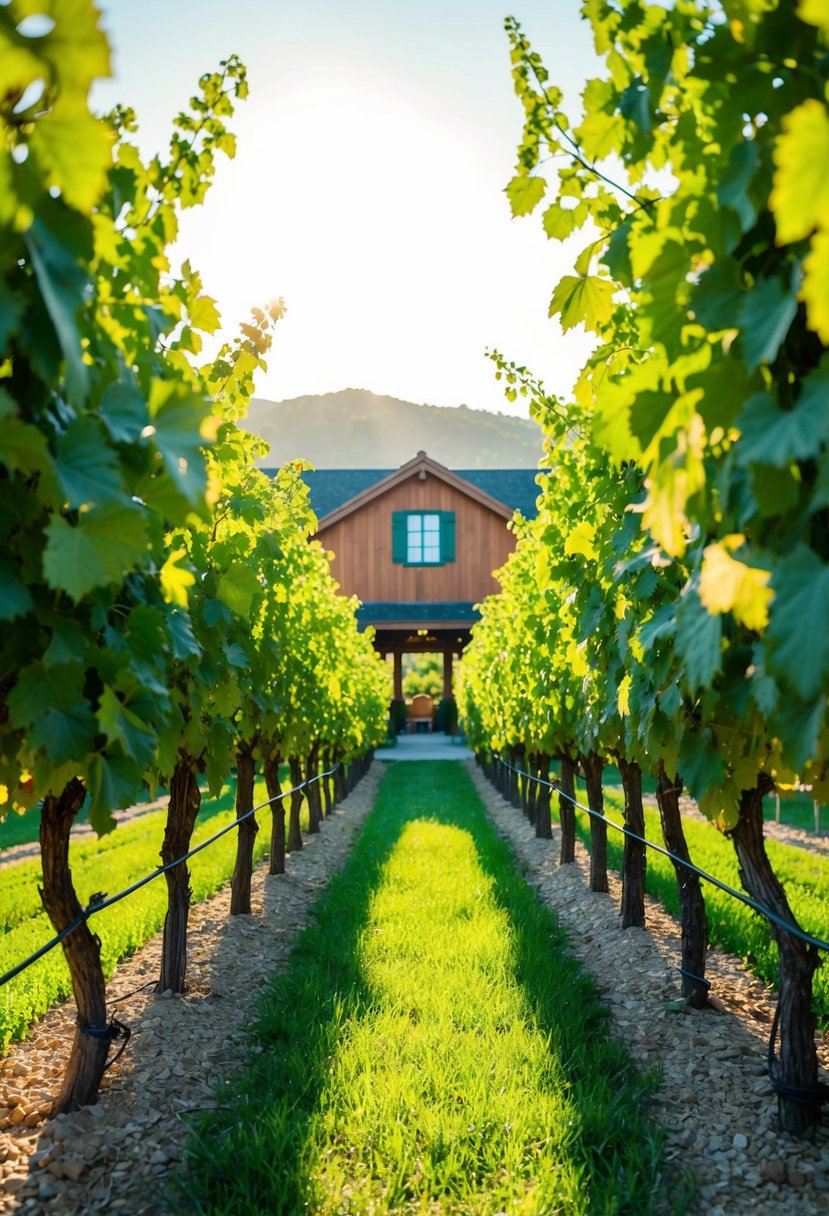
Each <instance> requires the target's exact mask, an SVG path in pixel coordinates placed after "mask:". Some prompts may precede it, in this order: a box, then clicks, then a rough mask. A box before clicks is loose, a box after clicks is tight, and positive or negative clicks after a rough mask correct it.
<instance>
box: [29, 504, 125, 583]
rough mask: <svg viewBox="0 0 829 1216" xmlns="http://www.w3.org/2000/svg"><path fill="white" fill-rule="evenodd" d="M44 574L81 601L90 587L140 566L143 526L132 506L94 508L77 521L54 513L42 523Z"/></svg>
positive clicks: (122, 575) (112, 579)
mask: <svg viewBox="0 0 829 1216" xmlns="http://www.w3.org/2000/svg"><path fill="white" fill-rule="evenodd" d="M46 537H47V540H46V548H45V550H44V553H43V573H44V575H45V578H46V582H47V583H48V585H49V586H50V587H54V588H55V589H56V590H60V591H67V592H68V593H69V594H70V595H71V596H72V598H73V599H74V600H80V599H82V598H83V596H85V595H86V594H87V593H88V592H89V591H91V590H92V589H93V587H106V586H112V585H114V584H117V583H120V582H121V581H122V580H123V578H124V575H125V574H126V573H128V572H129V571H130V570H133V569H135V567H136V566H139V565H141V563H142V562H143V560H144V558H145V555H146V552H147V527H146V523H145V520H144V518H143V516H142V513H141V511H140V510H138V509H137V508H131V507H93V508H92V509H91V510H89V511H84V512H82V513H81V514H80V516H79V518H78V522H77V524H76V525H72V524H70V523H69V522H68V521H67V520H66V519H64V518H63V516H61V515H53V516H52V518H51V519H50V520H49V523H48V525H47V527H46Z"/></svg>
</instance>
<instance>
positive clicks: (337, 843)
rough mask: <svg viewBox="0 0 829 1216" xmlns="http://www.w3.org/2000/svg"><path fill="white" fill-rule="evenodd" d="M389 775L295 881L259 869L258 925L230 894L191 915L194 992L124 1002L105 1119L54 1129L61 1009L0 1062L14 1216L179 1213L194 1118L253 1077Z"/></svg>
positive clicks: (152, 969)
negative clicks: (258, 1012)
mask: <svg viewBox="0 0 829 1216" xmlns="http://www.w3.org/2000/svg"><path fill="white" fill-rule="evenodd" d="M382 772H383V769H382V768H380V767H379V766H376V765H375V766H374V767H373V768H372V769H371V771H370V772H369V773H368V775H367V776H366V777H364V778H363V780H362V781H361V782H360V783H359V785H358V786H357V787H356V788H355V789H354V790H353V791H352V793H351V794H350V795H349V797H348V798H347V799H346V800H345V801H344V802H343V803H342V805H341V806H340V807H338V808H337V809H336V811H335V813H334V814H333V815H332V816H331V817H330V818H328V819H326V820H325V821H324V822H323V825H322V831H321V832H320V834H319V835H317V836H311V837H307V838H306V844H305V847H304V848H303V849H302V850H301V852H297V853H292V854H291V855H290V856H289V857H288V862H287V873H286V874H284V875H280V876H279V877H270V876H269V875H268V874H267V866H262V865H260V866H259V867H258V868H257V870H256V873H255V875H254V880H253V915H252V916H235V917H232V918H231V917H230V916H229V909H230V888H229V887H227V888H225V889H224V890H223V891H222V892H220V893H219V894H218V895H215V896H214V897H213V898H212V899H209V900H207V901H206V902H205V903H203V904H199V905H197V906H196V907H195V908H193V910H192V912H191V914H190V935H189V950H188V959H189V963H188V982H189V985H190V987H189V991H188V992H187V994H186V995H185V996H172V995H168V996H167V997H166V998H165V997H164V996H155V995H153V994H152V992H151V991H150V990H144V991H142V992H138V993H135V994H134V995H132V996H129V997H127V998H126V999H124V1000H117V999H116V1000H115V1005H114V1011H115V1013H116V1016H117V1017H118V1018H119V1019H120V1020H121V1021H122V1022H125V1023H127V1024H128V1025H129V1026H130V1027H131V1029H132V1032H133V1036H132V1038H131V1040H130V1043H129V1046H128V1047H127V1050H126V1052H125V1053H124V1055H123V1056H122V1057H121V1059H120V1060H119V1061H118V1062H117V1063H116V1064H115V1065H114V1066H113V1068H112V1069H111V1071H110V1072H108V1073H107V1074H106V1077H105V1078H104V1086H103V1088H102V1090H101V1100H100V1102H99V1103H98V1105H96V1106H88V1107H85V1108H84V1109H83V1110H80V1111H77V1112H75V1113H74V1114H71V1115H61V1116H59V1117H58V1118H57V1119H54V1120H52V1121H51V1122H48V1123H44V1122H43V1121H42V1120H43V1115H44V1113H45V1112H46V1111H47V1110H48V1108H49V1104H50V1102H51V1100H52V1098H53V1097H54V1095H55V1093H56V1092H57V1087H58V1084H59V1080H60V1077H61V1074H62V1071H63V1062H64V1059H65V1057H66V1055H67V1053H68V1050H69V1046H70V1044H71V1040H72V1035H73V1031H74V1017H75V1009H74V1006H73V1005H72V1004H71V1003H68V1004H66V1005H62V1006H57V1007H56V1008H54V1009H52V1010H51V1011H50V1012H49V1013H48V1014H47V1015H46V1017H45V1018H44V1019H43V1020H42V1021H41V1022H40V1023H39V1024H38V1026H37V1027H36V1028H35V1030H34V1032H33V1034H34V1037H33V1038H32V1039H29V1040H28V1041H26V1042H25V1043H19V1044H17V1045H15V1046H14V1047H13V1048H12V1049H11V1051H10V1053H9V1055H8V1056H6V1058H5V1059H4V1060H2V1061H0V1213H1V1214H2V1216H6V1214H7V1213H12V1212H14V1213H18V1212H19V1213H32V1214H35V1213H37V1214H40V1213H54V1214H55V1216H93V1214H98V1213H105V1212H106V1213H110V1212H112V1213H116V1212H117V1213H124V1216H145V1214H147V1216H149V1214H150V1213H153V1214H160V1213H164V1212H165V1211H166V1210H167V1208H166V1206H165V1203H164V1187H165V1184H166V1183H167V1182H168V1180H169V1179H170V1177H171V1176H173V1175H174V1174H175V1172H176V1169H177V1165H178V1162H179V1161H180V1159H181V1153H182V1148H183V1145H184V1141H185V1137H186V1134H187V1130H186V1127H185V1124H184V1122H183V1121H182V1116H186V1115H187V1114H188V1113H191V1112H195V1111H198V1110H201V1109H205V1108H209V1107H212V1106H214V1105H215V1103H216V1096H215V1095H216V1086H217V1084H218V1085H220V1084H221V1083H222V1082H223V1081H225V1080H229V1079H230V1078H232V1077H233V1076H234V1075H236V1074H237V1073H238V1071H239V1070H240V1068H241V1067H243V1066H244V1060H245V1056H246V1054H247V1052H248V1049H249V1044H248V1039H247V1026H248V1024H249V1022H250V1021H251V1019H252V1017H253V1013H254V1010H255V1006H256V1002H257V999H258V994H259V989H260V985H261V984H262V982H263V980H265V979H267V978H268V977H269V976H271V975H273V974H275V973H277V972H279V971H280V970H284V968H285V964H286V959H287V957H288V954H289V952H290V949H291V947H292V945H293V942H294V940H295V939H296V937H297V934H298V933H299V932H300V930H301V929H302V928H303V926H304V925H305V923H306V920H307V915H308V909H309V907H310V906H311V904H312V903H314V901H315V900H316V899H317V898H318V897H319V894H320V892H321V891H322V890H323V889H324V887H325V886H326V884H327V882H328V879H329V877H330V875H331V874H332V873H333V871H335V870H337V869H339V868H340V867H341V866H342V865H343V862H344V860H345V858H346V855H347V854H348V851H349V849H350V848H351V844H352V841H353V839H354V836H355V833H356V832H357V831H358V829H359V828H360V826H361V825H362V823H363V820H364V819H365V816H366V814H367V813H368V811H369V810H370V809H371V806H372V805H373V803H374V796H375V792H376V788H377V784H378V781H379V777H380V776H381V775H382ZM160 955H161V938H160V935H159V936H158V937H155V938H154V939H153V940H152V941H151V942H149V943H148V944H147V945H146V946H144V947H143V948H142V949H141V950H139V951H137V952H136V954H134V955H133V956H132V957H131V958H130V959H127V960H125V962H124V963H122V964H121V966H120V967H119V968H118V970H117V971H116V973H115V976H114V977H113V979H112V980H111V981H110V985H109V991H110V993H112V994H114V996H115V997H116V998H117V995H118V994H119V993H127V992H131V991H132V989H134V988H136V987H138V986H139V985H142V984H147V983H148V982H150V981H152V980H153V978H154V977H155V976H157V975H158V969H159V960H160ZM4 1103H5V1105H4ZM17 1112H20V1114H18V1113H17ZM18 1120H19V1122H18V1123H17V1125H16V1126H11V1124H13V1123H15V1121H18ZM27 1123H31V1124H33V1125H34V1126H31V1127H27V1126H26V1124H27Z"/></svg>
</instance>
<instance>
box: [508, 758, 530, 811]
mask: <svg viewBox="0 0 829 1216" xmlns="http://www.w3.org/2000/svg"><path fill="white" fill-rule="evenodd" d="M522 758H523V757H522V753H521V751H519V749H518V748H517V747H513V748H511V749H510V755H509V762H510V765H511V767H510V768H508V769H506V770H505V773H506V778H507V788H506V790H505V791H504V795H505V797H506V798H508V799H509V801H510V802H511V803H512V805H513V806H514V807H515V809H516V810H517V811H519V810H523V809H524V807H525V806H526V800H525V792H524V778H523V777H519V775H518V772H517V770H518V769H520V768H521V767H522V765H521V760H522Z"/></svg>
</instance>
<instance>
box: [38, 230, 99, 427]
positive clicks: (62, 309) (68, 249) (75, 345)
mask: <svg viewBox="0 0 829 1216" xmlns="http://www.w3.org/2000/svg"><path fill="white" fill-rule="evenodd" d="M24 240H25V242H26V247H27V249H28V251H29V256H30V258H31V259H32V266H33V267H34V271H35V275H36V277H37V282H38V286H39V287H40V292H41V295H42V297H43V302H44V304H45V305H46V309H47V312H48V313H49V318H50V320H51V322H52V324H53V326H54V327H55V333H56V335H57V339H58V342H59V344H60V348H61V351H62V352H63V357H64V358H65V360H66V388H67V393H68V396H69V399H70V401H72V402H73V403H74V404H76V405H79V404H80V403H81V402H82V401H83V399H84V397H85V396H86V391H87V381H88V373H87V368H86V364H85V363H84V361H83V351H82V348H81V336H80V333H79V331H78V323H77V314H78V310H79V308H80V306H81V301H82V299H83V293H84V290H85V288H86V284H87V273H86V271H85V270H84V261H85V260H86V259H85V257H84V254H86V255H87V256H88V254H89V249H86V250H84V249H83V248H82V243H81V240H80V238H79V236H78V233H77V224H75V228H74V229H70V225H69V223H68V222H67V221H66V220H64V222H63V224H62V226H61V230H60V231H59V232H58V233H56V232H52V231H51V230H50V228H49V227H47V225H46V223H45V222H44V220H43V219H41V218H40V217H39V216H38V217H37V218H36V219H35V220H34V222H33V223H32V225H31V227H30V228H29V230H28V231H27V232H26V234H25V237H24Z"/></svg>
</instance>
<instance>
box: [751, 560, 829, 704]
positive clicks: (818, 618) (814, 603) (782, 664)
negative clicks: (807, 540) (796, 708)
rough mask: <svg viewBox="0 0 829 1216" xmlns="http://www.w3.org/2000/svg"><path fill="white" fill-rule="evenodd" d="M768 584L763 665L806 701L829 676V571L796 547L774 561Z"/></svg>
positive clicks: (822, 564)
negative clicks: (767, 652)
mask: <svg viewBox="0 0 829 1216" xmlns="http://www.w3.org/2000/svg"><path fill="white" fill-rule="evenodd" d="M771 585H772V588H773V589H774V592H775V599H774V603H773V604H772V608H771V616H770V620H769V626H768V630H767V632H766V637H767V640H768V645H769V649H770V661H769V663H768V664H767V666H768V668H769V670H770V672H771V671H772V669H773V672H774V674H776V675H777V676H778V678H781V679H783V680H784V682H786V683H788V684H790V685H791V686H792V687H793V688H794V689H795V691H796V692H797V693H798V695H799V696H800V697H801V698H802V699H803V700H804V701H809V700H811V699H812V698H813V697H815V696H816V695H817V694H818V693H819V692H820V690H821V689H822V688H823V687H824V686H825V683H826V678H827V674H829V630H827V628H826V621H827V619H829V566H827V565H826V564H825V563H824V562H822V561H821V560H820V558H819V557H818V556H817V555H816V554H815V553H813V552H812V551H811V550H810V549H807V548H806V546H805V545H798V546H797V548H796V549H795V550H794V552H793V553H790V554H788V555H786V556H784V557H782V558H781V559H780V560H779V562H778V563H777V566H776V568H775V570H774V573H773V575H772V580H771Z"/></svg>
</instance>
